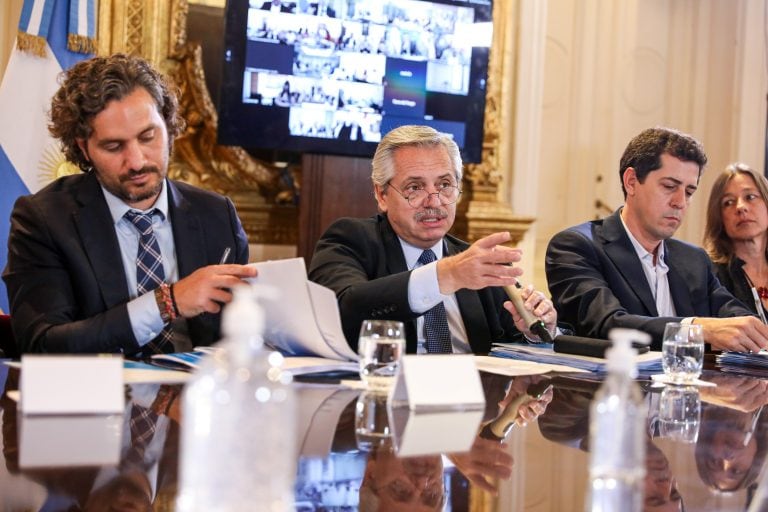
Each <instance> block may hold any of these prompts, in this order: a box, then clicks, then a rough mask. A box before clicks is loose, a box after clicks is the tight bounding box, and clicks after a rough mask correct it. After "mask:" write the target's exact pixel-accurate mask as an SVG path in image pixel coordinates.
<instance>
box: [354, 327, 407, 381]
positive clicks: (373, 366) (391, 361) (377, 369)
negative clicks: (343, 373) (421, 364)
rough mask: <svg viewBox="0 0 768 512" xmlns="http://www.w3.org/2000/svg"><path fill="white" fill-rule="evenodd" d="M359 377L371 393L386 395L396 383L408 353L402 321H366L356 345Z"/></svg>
mask: <svg viewBox="0 0 768 512" xmlns="http://www.w3.org/2000/svg"><path fill="white" fill-rule="evenodd" d="M357 350H358V353H359V354H360V378H361V379H362V380H363V382H365V385H366V387H367V388H368V389H369V390H372V391H382V392H386V391H388V390H389V389H390V388H391V387H392V384H393V383H394V382H395V377H396V376H397V371H398V368H399V366H400V360H401V359H402V357H403V352H404V351H405V331H404V330H403V323H402V322H395V321H392V320H364V321H363V325H362V327H360V339H359V340H358V345H357Z"/></svg>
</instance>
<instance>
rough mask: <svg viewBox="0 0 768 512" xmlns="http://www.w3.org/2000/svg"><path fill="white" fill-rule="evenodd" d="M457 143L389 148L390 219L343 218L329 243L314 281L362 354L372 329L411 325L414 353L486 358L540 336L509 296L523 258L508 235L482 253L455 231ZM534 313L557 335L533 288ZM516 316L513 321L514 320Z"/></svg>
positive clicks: (384, 180) (409, 141)
mask: <svg viewBox="0 0 768 512" xmlns="http://www.w3.org/2000/svg"><path fill="white" fill-rule="evenodd" d="M461 171H462V163H461V156H460V155H459V149H458V147H457V146H456V143H455V142H454V141H453V140H452V139H451V138H450V137H449V136H448V135H446V134H443V133H439V132H437V131H435V130H434V129H432V128H430V127H427V126H401V127H399V128H396V129H394V130H392V131H390V132H389V133H388V134H387V135H386V136H385V137H384V138H383V139H382V140H381V142H380V143H379V146H378V148H377V149H376V154H375V155H374V157H373V172H372V174H371V179H372V180H373V185H374V195H375V197H376V201H377V203H378V207H379V211H380V213H379V214H377V215H375V216H373V217H371V218H368V219H349V218H343V219H339V220H337V221H336V222H334V223H333V224H332V225H331V226H330V227H329V228H328V230H327V231H326V232H325V234H323V236H322V237H321V238H320V241H319V242H318V244H317V247H316V249H315V254H314V256H313V258H312V263H311V265H310V271H309V278H310V279H311V280H312V281H315V282H317V283H319V284H321V285H323V286H326V287H328V288H331V289H332V290H333V291H334V292H336V296H337V298H338V301H339V308H340V310H341V318H342V324H343V328H344V334H345V336H346V338H347V341H348V342H349V344H350V346H351V347H352V348H353V349H357V338H358V333H359V329H360V324H361V322H362V321H363V320H365V319H387V320H397V321H401V322H403V323H404V324H405V330H406V350H407V352H409V353H427V352H429V353H469V352H475V353H484V352H488V351H489V350H490V348H491V343H492V342H495V341H514V340H515V339H518V338H519V337H520V333H522V334H523V335H524V336H525V337H526V338H528V339H529V340H531V341H536V340H537V338H536V336H535V335H533V334H532V333H531V332H530V331H529V329H528V326H526V325H525V322H523V320H522V319H521V317H520V315H519V314H518V313H517V311H516V310H515V309H514V307H513V306H512V304H511V303H510V302H509V301H507V300H506V295H505V293H504V291H503V289H502V288H500V287H501V286H504V285H514V284H515V282H516V278H517V277H519V276H520V275H521V274H522V270H521V269H520V268H518V267H515V266H513V263H516V262H518V261H520V257H521V251H520V250H519V249H512V248H509V247H506V246H504V245H503V244H505V243H506V242H508V241H509V240H510V235H509V233H507V232H500V233H494V234H492V235H489V236H487V237H485V238H482V239H480V240H478V241H477V242H475V243H474V244H472V245H469V244H467V243H466V242H463V241H461V240H459V239H457V238H455V237H453V236H451V235H448V231H449V230H450V229H451V227H452V226H453V222H454V219H455V217H456V202H457V201H458V200H459V196H460V195H461V189H460V188H459V187H460V184H461ZM522 296H523V298H524V301H525V307H526V308H527V309H528V310H529V311H530V312H532V313H533V314H534V315H535V316H537V317H538V318H540V319H541V320H542V321H543V322H544V323H545V325H546V327H547V329H548V330H549V331H550V332H554V330H555V329H556V323H557V313H556V311H555V309H554V307H553V306H552V302H551V301H549V300H548V299H546V298H545V296H544V294H543V293H541V292H538V291H534V290H533V287H532V286H528V287H526V288H524V289H523V291H522ZM505 310H506V311H505Z"/></svg>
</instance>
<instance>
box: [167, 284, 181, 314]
mask: <svg viewBox="0 0 768 512" xmlns="http://www.w3.org/2000/svg"><path fill="white" fill-rule="evenodd" d="M174 284H175V283H174ZM169 288H170V290H171V303H172V304H173V312H174V313H175V314H176V316H177V317H180V316H181V312H180V311H179V305H178V304H176V295H175V294H174V293H173V284H172V285H170V286H169Z"/></svg>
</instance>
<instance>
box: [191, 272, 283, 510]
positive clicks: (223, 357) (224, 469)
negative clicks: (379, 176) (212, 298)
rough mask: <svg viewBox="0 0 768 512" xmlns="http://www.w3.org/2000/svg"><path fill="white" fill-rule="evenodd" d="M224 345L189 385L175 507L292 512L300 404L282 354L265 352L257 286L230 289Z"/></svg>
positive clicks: (200, 369) (224, 315)
mask: <svg viewBox="0 0 768 512" xmlns="http://www.w3.org/2000/svg"><path fill="white" fill-rule="evenodd" d="M233 292H234V298H233V301H232V302H231V303H230V304H229V305H228V306H226V307H225V308H224V312H223V318H222V332H223V334H224V339H223V340H222V341H221V342H220V343H219V347H221V348H222V350H220V351H217V352H216V353H215V354H212V355H211V356H208V357H206V358H205V359H204V360H203V361H202V362H201V364H200V367H199V369H198V370H197V371H196V372H195V374H194V375H193V377H192V379H191V380H190V382H189V383H188V384H187V385H186V387H185V389H184V394H183V402H182V429H181V454H180V475H179V494H178V498H177V503H176V506H177V510H179V511H183V512H192V511H206V512H211V511H227V512H233V511H240V510H242V511H249V512H251V511H269V512H278V511H284V510H292V509H293V502H294V499H293V497H294V480H295V477H296V446H295V444H296V436H295V433H294V428H295V415H296V410H295V408H296V404H295V397H294V395H293V390H292V389H291V387H290V385H289V384H290V375H289V374H287V373H285V372H282V371H281V369H280V365H281V364H282V356H281V355H280V354H279V353H277V352H271V351H269V350H267V349H265V348H264V346H263V339H262V337H261V333H262V330H263V324H264V313H263V310H262V308H261V307H260V306H259V304H258V303H257V302H256V300H255V297H254V289H253V288H252V287H250V286H242V287H239V288H236V289H234V290H233Z"/></svg>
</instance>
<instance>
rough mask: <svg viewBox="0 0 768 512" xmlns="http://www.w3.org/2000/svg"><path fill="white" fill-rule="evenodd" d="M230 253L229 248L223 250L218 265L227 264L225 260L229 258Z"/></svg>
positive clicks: (230, 249)
mask: <svg viewBox="0 0 768 512" xmlns="http://www.w3.org/2000/svg"><path fill="white" fill-rule="evenodd" d="M230 252H232V248H231V247H227V248H225V249H224V254H222V255H221V261H219V265H223V264H225V263H226V262H227V258H229V253H230Z"/></svg>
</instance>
